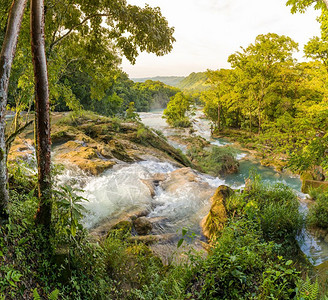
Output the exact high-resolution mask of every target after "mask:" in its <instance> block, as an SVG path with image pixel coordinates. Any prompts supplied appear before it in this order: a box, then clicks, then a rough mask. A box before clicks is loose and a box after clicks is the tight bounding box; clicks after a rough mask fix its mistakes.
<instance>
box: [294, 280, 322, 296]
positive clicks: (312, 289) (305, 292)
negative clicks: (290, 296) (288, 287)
mask: <svg viewBox="0 0 328 300" xmlns="http://www.w3.org/2000/svg"><path fill="white" fill-rule="evenodd" d="M297 299H302V300H317V299H319V283H318V280H316V281H315V282H314V283H311V280H310V278H309V277H307V278H306V281H305V282H303V284H302V286H301V287H300V292H299V297H298V298H297Z"/></svg>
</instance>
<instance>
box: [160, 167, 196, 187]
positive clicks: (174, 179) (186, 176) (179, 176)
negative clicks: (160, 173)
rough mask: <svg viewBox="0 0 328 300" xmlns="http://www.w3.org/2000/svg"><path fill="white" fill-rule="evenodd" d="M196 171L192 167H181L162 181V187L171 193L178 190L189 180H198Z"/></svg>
mask: <svg viewBox="0 0 328 300" xmlns="http://www.w3.org/2000/svg"><path fill="white" fill-rule="evenodd" d="M197 181H199V179H198V178H197V175H196V173H195V172H194V171H193V170H192V169H191V168H181V169H178V170H175V171H173V172H171V174H170V175H169V177H168V178H167V179H166V180H165V181H164V182H163V183H162V185H161V187H162V188H163V189H164V190H166V191H168V192H171V193H174V192H176V191H177V190H178V189H179V188H181V187H182V186H185V185H186V184H187V183H189V182H197Z"/></svg>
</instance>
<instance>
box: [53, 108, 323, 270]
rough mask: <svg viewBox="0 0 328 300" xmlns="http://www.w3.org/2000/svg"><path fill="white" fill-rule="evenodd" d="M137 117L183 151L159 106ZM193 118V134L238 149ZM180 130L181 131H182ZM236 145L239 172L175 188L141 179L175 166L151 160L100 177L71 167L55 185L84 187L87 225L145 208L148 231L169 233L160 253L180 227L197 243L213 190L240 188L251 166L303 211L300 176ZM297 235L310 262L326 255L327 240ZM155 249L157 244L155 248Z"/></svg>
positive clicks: (170, 171)
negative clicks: (285, 189) (284, 188)
mask: <svg viewBox="0 0 328 300" xmlns="http://www.w3.org/2000/svg"><path fill="white" fill-rule="evenodd" d="M140 117H141V119H142V121H143V123H144V124H145V125H147V126H149V127H152V128H154V129H157V130H161V131H162V132H163V133H164V135H165V136H167V137H168V141H169V142H170V143H171V145H173V146H174V147H176V148H179V149H181V150H182V151H186V148H185V146H184V145H180V144H178V143H177V142H175V141H170V138H169V137H170V135H176V134H179V133H181V131H180V130H178V129H172V128H169V127H168V126H167V124H166V122H165V120H164V119H163V118H162V111H154V112H150V113H140ZM196 117H197V120H196V119H194V120H193V127H194V129H195V133H194V134H198V135H201V136H202V137H204V138H206V139H208V140H209V141H211V143H212V144H214V145H217V146H222V147H223V146H225V145H228V144H229V146H230V147H235V148H236V146H235V145H234V144H232V143H230V142H229V141H228V140H225V139H216V140H212V139H211V137H210V124H209V122H208V121H207V120H205V119H204V118H200V112H198V113H197V114H196ZM183 132H184V133H185V132H186V130H183ZM235 150H236V158H237V159H238V160H239V162H240V172H239V173H238V174H230V175H227V176H225V177H224V178H218V177H216V178H215V177H211V176H209V175H204V174H201V173H198V172H196V171H191V172H193V174H194V175H193V176H195V180H191V181H185V182H184V183H182V184H181V185H179V186H178V187H177V188H176V189H172V188H167V189H163V188H162V187H161V186H160V185H158V186H155V187H154V190H153V191H152V190H151V189H150V188H149V186H147V184H145V181H147V180H150V179H152V178H154V176H158V174H164V176H165V177H166V178H170V176H171V175H172V174H174V172H175V171H176V170H178V167H177V166H174V165H172V164H170V163H168V162H159V161H156V160H155V159H154V160H148V161H142V162H138V163H133V164H118V165H116V166H114V167H113V168H112V169H110V170H107V171H106V172H104V173H103V174H102V175H101V176H98V177H94V176H88V175H86V174H83V173H82V172H81V171H77V170H72V169H69V170H67V171H66V172H65V173H64V174H62V175H60V176H59V178H58V184H59V185H60V184H64V183H68V182H69V183H70V184H72V185H74V186H75V187H77V188H81V189H83V192H82V194H81V195H82V196H83V197H84V198H86V199H87V200H88V201H87V202H85V203H84V206H85V208H86V209H87V210H88V213H87V214H86V215H85V218H84V220H83V223H84V224H85V226H86V227H87V228H89V229H93V228H95V227H96V226H97V225H99V224H101V223H102V222H104V221H106V220H110V219H113V218H114V219H119V218H120V217H124V216H127V215H129V214H133V213H135V212H136V211H137V212H143V215H146V216H147V218H149V220H150V221H151V222H152V223H153V230H152V232H151V234H154V235H162V236H165V235H169V236H170V238H169V239H168V241H166V242H159V243H158V244H155V245H154V246H153V247H154V248H155V252H156V250H157V252H159V253H160V254H161V255H162V256H163V252H170V253H172V251H174V249H176V242H177V240H178V239H179V238H180V237H181V234H180V233H181V230H182V228H188V229H189V231H190V232H194V233H195V235H196V236H197V238H196V239H195V240H194V242H193V245H195V246H196V247H198V248H200V243H199V241H200V240H202V235H201V229H200V225H199V224H200V221H201V220H202V218H203V217H204V216H205V215H206V214H207V213H208V211H209V208H210V203H209V198H210V197H211V195H212V194H213V193H214V191H215V189H216V188H217V187H218V186H219V185H222V184H225V185H228V186H230V187H232V188H234V189H239V188H242V187H243V186H244V184H245V179H246V178H248V176H249V171H250V170H255V171H256V172H257V173H258V174H260V175H261V177H262V179H263V180H264V181H265V182H268V183H270V184H274V183H277V182H280V183H284V184H286V185H288V186H290V187H291V188H292V189H294V191H295V193H296V194H297V195H298V196H299V198H300V199H301V201H300V210H301V211H302V212H304V213H306V211H307V205H306V201H305V199H306V195H304V194H302V193H301V191H300V190H301V181H300V179H299V177H298V176H293V175H290V174H287V173H278V172H276V171H275V170H274V169H273V168H270V167H264V166H261V165H260V163H259V162H258V161H256V160H255V159H254V158H253V157H252V156H251V155H250V154H249V153H248V152H244V151H242V150H240V149H238V148H236V149H235ZM298 240H299V244H300V246H301V249H302V251H303V252H304V253H305V254H306V255H307V256H308V257H309V258H310V260H311V261H312V262H313V263H314V264H320V263H322V262H323V261H325V260H328V244H327V243H326V242H324V241H323V240H322V239H319V238H317V237H314V236H312V235H311V234H310V233H309V232H307V231H306V230H305V229H304V230H303V232H302V234H301V235H300V236H299V238H298ZM159 244H162V246H161V245H159ZM156 248H157V249H156ZM158 248H161V249H160V250H158ZM166 254H167V253H166Z"/></svg>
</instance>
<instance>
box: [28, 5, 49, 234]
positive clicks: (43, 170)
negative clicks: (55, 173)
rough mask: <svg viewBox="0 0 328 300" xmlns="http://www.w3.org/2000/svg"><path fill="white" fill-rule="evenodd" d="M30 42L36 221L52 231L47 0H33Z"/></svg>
mask: <svg viewBox="0 0 328 300" xmlns="http://www.w3.org/2000/svg"><path fill="white" fill-rule="evenodd" d="M31 46H32V56H33V66H34V78H35V111H36V119H35V122H36V144H37V162H38V192H39V200H40V206H39V209H38V212H37V214H36V222H37V224H40V225H43V226H44V228H45V230H46V231H48V232H49V230H50V222H51V208H52V199H51V197H52V195H51V175H50V165H51V160H50V158H51V152H50V151H51V149H50V145H51V140H50V116H49V111H50V108H49V106H50V105H49V87H48V72H47V60H46V52H45V37H44V1H43V0H31Z"/></svg>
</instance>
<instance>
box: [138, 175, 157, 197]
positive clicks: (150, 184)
mask: <svg viewBox="0 0 328 300" xmlns="http://www.w3.org/2000/svg"><path fill="white" fill-rule="evenodd" d="M140 180H141V182H142V183H144V184H145V185H146V186H147V187H148V188H149V191H150V195H151V197H152V198H153V197H155V184H154V181H153V180H151V179H140Z"/></svg>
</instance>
